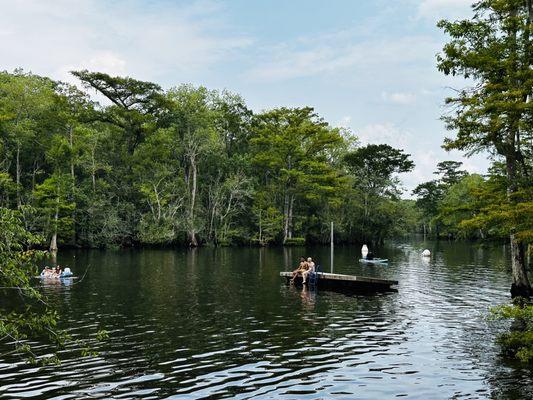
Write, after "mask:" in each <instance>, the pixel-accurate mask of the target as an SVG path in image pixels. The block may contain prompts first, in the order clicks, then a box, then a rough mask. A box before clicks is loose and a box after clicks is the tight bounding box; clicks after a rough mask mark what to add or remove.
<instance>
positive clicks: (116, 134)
mask: <svg viewBox="0 0 533 400" xmlns="http://www.w3.org/2000/svg"><path fill="white" fill-rule="evenodd" d="M73 75H74V76H76V77H77V78H78V79H79V81H80V82H81V85H80V87H76V86H73V85H70V84H66V83H63V82H58V81H54V80H52V79H50V78H47V77H42V76H38V75H34V74H32V73H27V72H24V71H22V70H16V71H14V72H12V73H9V72H2V73H0V154H1V161H0V206H1V207H3V208H6V209H14V210H17V212H18V213H19V214H20V216H21V218H22V221H24V224H25V228H26V229H27V230H28V231H29V232H33V233H35V234H38V235H40V237H43V238H44V239H43V241H44V243H42V244H41V245H43V246H44V245H45V246H47V247H49V248H50V249H51V250H56V249H57V248H58V246H61V245H63V246H83V247H109V246H138V245H187V246H198V245H206V244H207V245H232V244H233V245H234V244H258V245H267V244H276V243H277V244H286V245H290V244H302V243H304V242H307V243H321V242H326V241H327V240H328V239H329V226H330V221H333V222H334V223H335V233H336V238H337V240H338V241H342V242H374V243H379V242H382V241H383V240H384V239H386V238H387V237H391V236H396V235H399V234H404V233H406V232H410V231H412V230H413V229H414V226H415V225H416V223H417V217H416V215H417V214H416V210H415V205H414V202H413V201H408V200H401V198H400V195H401V186H400V184H399V181H398V178H397V176H398V174H400V173H403V172H407V171H410V170H412V168H413V167H414V164H413V162H412V161H411V160H410V158H409V155H408V154H405V153H404V152H403V150H401V149H395V148H392V147H391V146H389V145H386V144H381V145H367V146H360V145H359V144H358V142H357V139H356V137H355V136H354V135H353V134H352V133H351V132H350V131H348V130H345V129H341V128H335V127H332V126H331V125H329V124H328V123H327V122H326V121H325V120H324V119H323V118H321V117H320V116H319V115H317V113H316V112H315V111H314V110H313V108H311V107H301V108H285V107H280V108H276V109H272V110H267V111H264V112H261V113H254V112H252V111H251V110H250V109H249V108H248V107H247V105H246V103H245V101H244V100H243V98H242V97H241V96H239V95H237V94H234V93H231V92H229V91H226V90H224V91H216V90H209V89H207V88H205V87H194V86H192V85H181V86H177V87H174V88H171V89H168V90H163V89H162V88H161V87H160V86H159V85H157V84H155V83H152V82H143V81H139V80H136V79H133V78H130V77H113V76H109V75H107V74H104V73H99V72H89V71H75V72H73ZM94 93H97V94H98V95H99V98H100V99H103V100H102V101H101V103H103V104H100V103H98V102H96V101H94V99H93V98H91V96H90V94H94ZM93 97H94V96H93Z"/></svg>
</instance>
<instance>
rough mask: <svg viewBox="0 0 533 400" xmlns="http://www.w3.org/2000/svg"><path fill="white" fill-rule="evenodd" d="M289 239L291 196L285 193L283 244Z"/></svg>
mask: <svg viewBox="0 0 533 400" xmlns="http://www.w3.org/2000/svg"><path fill="white" fill-rule="evenodd" d="M288 237H289V195H288V194H287V193H285V199H284V203H283V243H284V244H285V242H286V241H287V238H288Z"/></svg>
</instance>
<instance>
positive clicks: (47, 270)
mask: <svg viewBox="0 0 533 400" xmlns="http://www.w3.org/2000/svg"><path fill="white" fill-rule="evenodd" d="M53 273H54V271H53V270H52V269H51V268H49V267H44V269H43V272H41V275H42V276H44V277H47V276H50V275H52V274H53Z"/></svg>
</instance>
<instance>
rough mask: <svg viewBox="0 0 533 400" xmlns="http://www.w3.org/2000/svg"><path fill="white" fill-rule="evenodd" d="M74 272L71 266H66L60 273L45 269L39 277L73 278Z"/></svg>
mask: <svg viewBox="0 0 533 400" xmlns="http://www.w3.org/2000/svg"><path fill="white" fill-rule="evenodd" d="M73 275H74V274H73V273H72V271H71V270H70V268H65V269H64V270H63V271H61V273H60V274H59V275H58V274H56V273H54V272H49V273H46V272H45V271H44V270H43V271H42V272H41V274H40V275H39V276H38V277H37V278H41V279H63V278H72V277H73Z"/></svg>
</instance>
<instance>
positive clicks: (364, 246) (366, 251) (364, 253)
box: [361, 244, 368, 258]
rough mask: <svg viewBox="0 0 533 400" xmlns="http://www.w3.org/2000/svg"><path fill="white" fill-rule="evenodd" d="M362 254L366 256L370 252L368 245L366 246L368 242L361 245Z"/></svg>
mask: <svg viewBox="0 0 533 400" xmlns="http://www.w3.org/2000/svg"><path fill="white" fill-rule="evenodd" d="M361 254H362V255H363V258H366V256H367V254H368V247H367V246H366V244H364V245H363V247H361Z"/></svg>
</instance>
